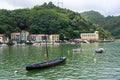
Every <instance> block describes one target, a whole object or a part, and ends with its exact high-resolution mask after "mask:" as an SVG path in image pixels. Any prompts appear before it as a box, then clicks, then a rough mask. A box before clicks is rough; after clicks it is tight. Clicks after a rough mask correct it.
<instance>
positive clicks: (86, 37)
mask: <svg viewBox="0 0 120 80" xmlns="http://www.w3.org/2000/svg"><path fill="white" fill-rule="evenodd" d="M80 37H81V39H82V40H88V41H89V40H94V41H97V40H99V34H98V31H95V32H94V33H81V35H80Z"/></svg>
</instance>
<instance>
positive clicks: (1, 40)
mask: <svg viewBox="0 0 120 80" xmlns="http://www.w3.org/2000/svg"><path fill="white" fill-rule="evenodd" d="M7 42H8V38H7V37H6V35H5V34H0V43H7Z"/></svg>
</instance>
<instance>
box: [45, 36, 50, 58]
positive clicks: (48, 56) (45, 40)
mask: <svg viewBox="0 0 120 80" xmlns="http://www.w3.org/2000/svg"><path fill="white" fill-rule="evenodd" d="M47 39H48V38H47V35H45V45H46V46H45V47H46V54H47V58H49V55H48V47H47Z"/></svg>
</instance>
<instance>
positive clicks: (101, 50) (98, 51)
mask: <svg viewBox="0 0 120 80" xmlns="http://www.w3.org/2000/svg"><path fill="white" fill-rule="evenodd" d="M95 52H96V53H103V52H104V49H103V48H99V49H97V50H95Z"/></svg>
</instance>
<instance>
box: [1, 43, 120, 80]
mask: <svg viewBox="0 0 120 80" xmlns="http://www.w3.org/2000/svg"><path fill="white" fill-rule="evenodd" d="M100 47H102V48H104V50H105V52H104V53H102V54H96V53H95V50H96V49H97V48H100ZM76 49H77V50H78V51H74V52H73V50H76ZM79 49H80V50H79ZM48 51H49V59H54V58H58V57H61V56H62V55H63V56H66V57H67V60H66V62H65V63H63V64H60V65H57V66H55V67H50V68H47V69H42V70H33V71H26V70H25V66H26V65H28V64H32V63H36V62H40V61H46V60H47V58H46V52H45V46H10V47H0V80H18V79H20V80H21V79H22V80H120V61H119V60H120V43H92V44H64V45H62V46H60V45H49V46H48ZM16 70H17V71H18V73H15V71H16Z"/></svg>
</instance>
